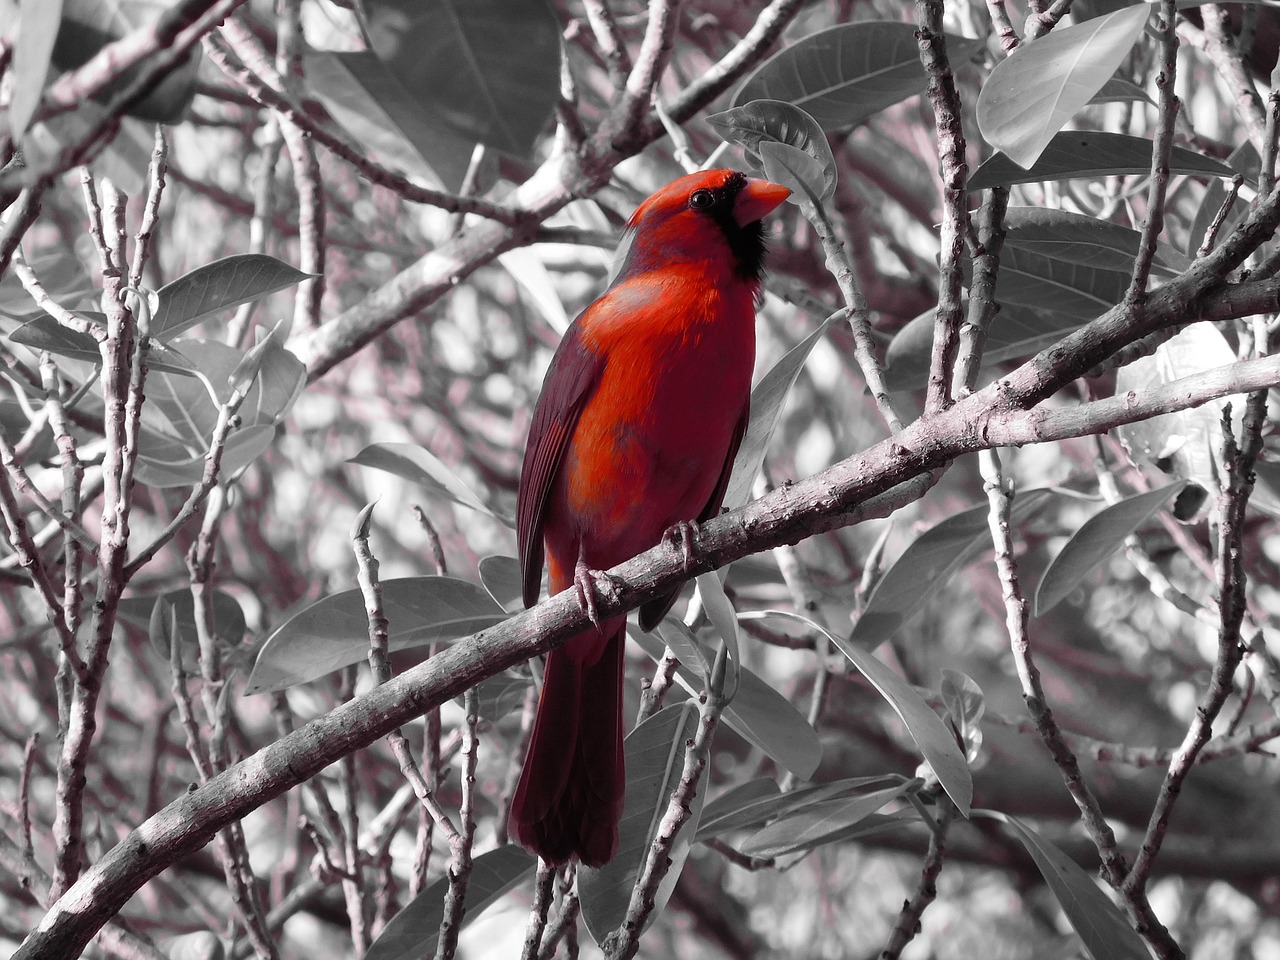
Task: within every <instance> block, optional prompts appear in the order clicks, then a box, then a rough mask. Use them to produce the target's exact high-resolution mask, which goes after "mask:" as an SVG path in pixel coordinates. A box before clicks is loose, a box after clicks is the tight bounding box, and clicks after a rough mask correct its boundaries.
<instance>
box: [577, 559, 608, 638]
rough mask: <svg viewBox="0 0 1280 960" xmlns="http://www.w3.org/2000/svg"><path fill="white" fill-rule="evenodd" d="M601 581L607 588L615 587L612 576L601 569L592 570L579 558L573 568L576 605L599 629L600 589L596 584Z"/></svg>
mask: <svg viewBox="0 0 1280 960" xmlns="http://www.w3.org/2000/svg"><path fill="white" fill-rule="evenodd" d="M602 581H603V582H604V583H606V584H607V585H608V587H609V589H611V590H616V589H617V586H616V584H615V582H614V579H613V577H611V576H609V574H607V573H605V572H604V571H603V570H592V569H591V568H590V567H588V566H587V564H586V563H585V562H584V561H582V560H579V561H578V562H577V564H576V565H575V566H574V568H573V589H574V592H575V593H576V594H577V596H578V606H580V607H581V608H582V610H583V612H585V613H586V615H587V617H588V618H590V620H591V623H592V625H593V626H595V628H596V629H597V630H599V629H601V627H600V607H599V602H598V601H599V597H600V590H599V587H598V586H597V585H598V584H599V583H600V582H602Z"/></svg>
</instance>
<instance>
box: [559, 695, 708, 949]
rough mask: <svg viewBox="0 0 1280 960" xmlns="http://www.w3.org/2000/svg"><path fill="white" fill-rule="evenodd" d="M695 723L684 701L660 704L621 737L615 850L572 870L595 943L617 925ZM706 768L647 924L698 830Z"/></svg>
mask: <svg viewBox="0 0 1280 960" xmlns="http://www.w3.org/2000/svg"><path fill="white" fill-rule="evenodd" d="M697 726H698V711H697V709H696V708H695V707H694V705H693V704H692V703H690V702H688V701H686V702H685V703H677V704H672V705H671V706H669V707H664V708H663V709H662V710H659V711H658V712H657V713H655V714H654V715H653V716H652V717H650V718H649V719H648V720H646V721H645V722H644V723H642V724H640V726H638V727H636V728H635V729H634V730H632V731H631V733H630V734H629V735H628V736H627V739H626V741H625V743H624V748H625V751H626V767H627V791H626V801H625V804H624V806H623V809H622V819H621V820H620V821H619V823H618V853H617V856H615V857H614V858H613V859H612V860H610V861H609V862H608V863H606V864H605V865H604V866H603V867H600V868H598V869H594V868H592V867H585V866H580V867H579V868H578V897H579V899H580V900H581V902H582V919H583V920H584V921H586V924H587V930H589V931H590V933H591V936H592V937H593V938H594V939H595V941H596V943H602V942H603V941H604V938H605V937H607V936H608V935H609V934H610V933H612V932H613V931H614V930H616V929H618V927H619V926H621V925H622V921H623V919H624V918H625V917H626V915H627V905H628V903H629V902H630V900H631V888H632V887H634V886H635V882H636V877H637V876H638V875H639V873H640V868H641V867H642V866H643V864H644V861H645V858H646V857H647V856H648V854H649V846H650V844H651V843H652V842H653V838H654V837H655V836H656V835H657V832H658V827H659V825H660V824H661V823H662V819H663V817H664V816H665V815H666V812H667V807H668V806H669V805H670V802H671V794H672V792H673V791H674V790H675V788H676V787H677V786H678V785H679V783H680V778H681V774H682V772H683V769H684V756H685V743H686V741H688V740H689V739H691V738H692V737H693V736H694V734H695V732H696V731H697ZM708 780H709V777H708V776H707V771H704V772H703V777H702V779H701V780H700V781H699V783H698V791H697V794H696V795H695V797H694V798H693V801H692V802H691V803H690V805H689V806H690V811H689V819H688V820H687V821H686V822H685V823H684V824H683V826H681V828H680V833H679V834H678V835H677V836H676V839H675V842H674V843H673V844H672V846H671V848H670V851H669V854H668V856H669V858H670V866H669V867H668V870H667V874H666V876H664V877H663V878H662V882H661V884H660V885H659V887H658V891H657V893H656V894H655V896H654V905H653V909H652V910H651V911H650V912H649V917H648V921H647V922H646V928H647V926H648V924H650V923H652V922H653V921H654V919H655V918H656V917H657V916H658V915H659V914H660V913H661V912H662V908H663V907H665V906H666V903H667V900H668V899H670V897H671V894H672V892H673V891H674V890H675V886H676V881H677V880H679V879H680V871H681V869H682V868H683V867H684V861H685V858H686V857H687V856H688V855H689V848H690V847H691V846H692V845H693V838H694V835H695V834H696V833H697V830H698V818H699V815H700V814H701V812H702V804H703V799H704V797H705V795H706V791H707V783H708Z"/></svg>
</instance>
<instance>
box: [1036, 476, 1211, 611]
mask: <svg viewBox="0 0 1280 960" xmlns="http://www.w3.org/2000/svg"><path fill="white" fill-rule="evenodd" d="M1185 486H1186V482H1185V481H1183V482H1180V483H1171V484H1169V485H1168V486H1167V487H1161V488H1160V489H1159V490H1148V491H1147V492H1146V493H1138V494H1134V495H1133V496H1131V497H1126V498H1125V499H1124V500H1121V501H1120V502H1119V503H1114V504H1112V505H1111V506H1109V507H1107V508H1106V509H1105V510H1102V511H1100V512H1098V513H1096V514H1094V515H1093V516H1092V517H1090V518H1089V519H1088V520H1086V521H1085V523H1084V524H1083V525H1082V526H1081V527H1080V529H1079V530H1077V531H1076V532H1075V533H1074V534H1073V535H1072V536H1071V539H1070V540H1068V541H1067V543H1066V545H1065V546H1064V547H1063V548H1062V549H1061V550H1060V551H1059V552H1058V555H1057V556H1056V557H1054V558H1053V560H1052V562H1050V564H1049V566H1048V568H1047V569H1046V570H1045V572H1044V576H1043V577H1041V578H1040V584H1039V586H1037V587H1036V616H1037V617H1042V616H1044V615H1045V614H1046V613H1048V612H1049V611H1050V610H1052V609H1053V608H1054V607H1056V606H1057V605H1058V604H1059V603H1061V602H1062V601H1063V600H1065V599H1066V598H1067V597H1068V596H1069V595H1070V594H1071V591H1072V590H1074V589H1075V588H1076V586H1077V585H1078V584H1079V583H1080V582H1081V581H1082V580H1083V579H1084V578H1085V577H1087V576H1088V575H1089V574H1090V573H1092V572H1093V571H1094V570H1095V569H1097V568H1098V567H1099V566H1100V565H1102V564H1103V563H1105V562H1106V560H1107V558H1109V557H1110V556H1111V555H1112V554H1113V553H1115V552H1116V551H1117V550H1119V549H1120V547H1121V546H1122V545H1123V544H1124V541H1125V538H1127V537H1128V536H1129V534H1131V533H1133V532H1134V531H1135V530H1137V529H1138V527H1140V526H1142V524H1143V523H1145V522H1146V521H1147V520H1149V519H1151V517H1152V516H1153V515H1154V514H1155V512H1156V511H1157V510H1159V509H1161V508H1162V507H1163V506H1164V505H1165V504H1166V503H1168V502H1169V499H1170V498H1171V497H1172V496H1174V495H1175V494H1177V493H1179V492H1180V491H1181V490H1182V488H1183V487H1185Z"/></svg>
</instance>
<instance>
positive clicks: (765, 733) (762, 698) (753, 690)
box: [632, 621, 822, 780]
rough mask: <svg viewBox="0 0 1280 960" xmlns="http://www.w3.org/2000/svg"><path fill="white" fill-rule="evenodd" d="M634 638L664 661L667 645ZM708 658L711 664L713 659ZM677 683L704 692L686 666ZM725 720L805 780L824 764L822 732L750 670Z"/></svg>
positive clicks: (742, 675)
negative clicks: (820, 734)
mask: <svg viewBox="0 0 1280 960" xmlns="http://www.w3.org/2000/svg"><path fill="white" fill-rule="evenodd" d="M668 622H669V621H668ZM663 629H664V630H665V629H666V623H664V624H663ZM632 639H633V640H635V641H636V643H638V644H639V645H640V647H641V649H643V650H644V652H645V653H647V654H648V655H649V657H650V658H652V660H653V661H654V663H657V662H658V661H659V660H661V659H662V654H663V653H664V648H663V645H662V644H661V643H660V642H659V641H658V640H656V639H655V638H654V637H653V636H652V635H650V634H632ZM704 657H705V654H704ZM706 659H707V660H708V662H710V658H709V657H708V658H706ZM676 680H677V682H679V684H680V685H681V686H682V687H684V688H685V690H687V691H689V693H690V694H691V695H692V696H695V697H696V696H698V695H699V694H700V693H701V692H702V684H701V683H695V682H694V680H693V679H691V677H690V670H689V668H687V667H686V666H684V665H683V664H681V666H680V668H679V669H678V670H677V671H676ZM722 717H723V719H724V722H725V723H726V724H727V725H728V726H729V727H730V728H731V729H732V730H733V731H734V732H736V733H737V734H738V735H739V736H740V737H742V738H743V739H744V740H746V741H747V742H748V743H751V744H754V745H755V746H757V747H759V748H760V749H761V750H762V751H764V753H765V755H766V756H768V757H770V758H771V759H772V760H773V761H774V762H775V763H776V764H778V766H780V767H782V769H784V770H788V771H790V772H791V773H792V774H794V775H795V776H797V777H798V778H800V779H801V780H808V779H809V778H810V777H812V776H813V774H814V771H815V770H817V769H818V764H819V763H820V762H821V761H822V741H821V740H820V739H819V738H818V732H817V731H816V730H814V729H813V726H812V725H811V724H810V723H809V721H808V720H806V719H805V718H804V716H803V714H801V713H800V711H799V710H797V709H796V708H795V705H794V704H793V703H791V701H790V700H788V699H787V698H786V697H784V696H783V695H782V694H780V693H778V691H777V690H774V689H773V687H771V686H769V685H768V684H767V683H765V682H764V680H762V679H760V677H759V676H758V675H757V674H755V673H753V672H752V671H751V670H749V669H747V668H746V667H743V668H742V669H741V671H740V673H739V676H738V689H737V692H736V693H735V694H734V698H733V702H732V703H730V704H729V705H728V706H727V707H726V708H725V711H724V713H723V714H722Z"/></svg>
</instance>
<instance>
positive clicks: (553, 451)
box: [516, 323, 604, 607]
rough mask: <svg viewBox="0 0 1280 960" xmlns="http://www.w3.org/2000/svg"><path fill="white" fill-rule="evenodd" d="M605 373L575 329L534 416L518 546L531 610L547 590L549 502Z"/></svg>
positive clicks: (555, 363) (563, 344) (567, 336)
mask: <svg viewBox="0 0 1280 960" xmlns="http://www.w3.org/2000/svg"><path fill="white" fill-rule="evenodd" d="M603 369H604V358H603V357H601V356H600V355H599V354H598V353H596V352H595V351H593V350H591V349H590V348H589V347H588V346H587V345H586V344H585V343H584V342H583V339H582V335H581V329H580V324H579V323H574V324H573V325H572V326H570V327H569V330H568V332H566V333H565V335H564V339H563V340H561V341H560V346H559V347H558V348H557V349H556V353H555V356H554V357H552V358H551V366H550V367H549V368H548V369H547V378H546V380H545V381H544V382H543V384H542V394H541V395H540V396H539V397H538V404H537V406H536V407H535V408H534V411H533V423H532V424H531V425H530V427H529V442H528V444H527V445H526V446H525V450H524V465H523V466H522V467H521V469H520V491H519V493H518V494H517V497H516V542H517V545H518V546H519V549H520V572H521V575H522V578H523V583H524V605H525V606H526V607H532V606H533V605H534V604H535V603H537V602H538V594H539V593H540V592H541V589H542V561H543V544H542V523H543V520H544V519H545V516H546V507H547V496H548V494H549V493H550V492H551V485H552V484H553V483H554V482H555V477H556V473H557V472H558V471H559V469H560V463H561V461H562V460H563V459H564V452H565V450H566V449H567V448H568V446H569V438H570V437H571V436H573V430H574V427H575V426H576V425H577V423H578V417H579V416H580V415H581V413H582V408H583V407H584V406H585V404H586V400H587V398H588V397H589V396H590V394H591V391H592V388H593V387H594V386H595V384H596V381H597V380H598V379H599V377H600V372H601V370H603Z"/></svg>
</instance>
